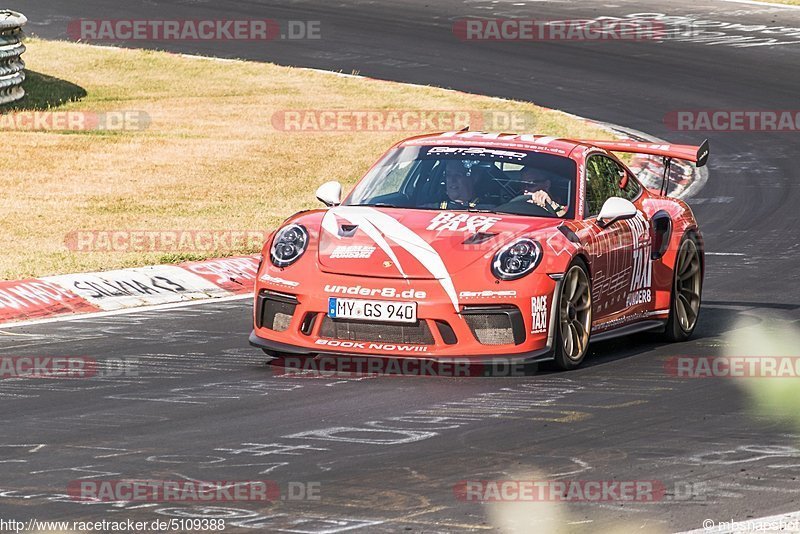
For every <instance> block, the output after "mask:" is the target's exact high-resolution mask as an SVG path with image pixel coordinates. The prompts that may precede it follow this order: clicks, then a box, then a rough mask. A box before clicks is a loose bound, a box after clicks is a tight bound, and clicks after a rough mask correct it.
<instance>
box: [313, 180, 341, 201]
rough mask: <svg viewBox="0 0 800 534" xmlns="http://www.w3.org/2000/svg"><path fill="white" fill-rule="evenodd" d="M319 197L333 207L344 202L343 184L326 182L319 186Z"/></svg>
mask: <svg viewBox="0 0 800 534" xmlns="http://www.w3.org/2000/svg"><path fill="white" fill-rule="evenodd" d="M316 194H317V199H318V200H319V201H320V202H322V203H323V204H325V205H326V206H329V207H333V206H338V205H339V204H341V203H342V184H340V183H339V182H336V181H333V182H325V183H324V184H322V185H321V186H319V187H318V188H317V193H316Z"/></svg>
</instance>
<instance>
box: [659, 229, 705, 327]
mask: <svg viewBox="0 0 800 534" xmlns="http://www.w3.org/2000/svg"><path fill="white" fill-rule="evenodd" d="M702 289H703V258H702V252H701V251H700V247H699V246H698V245H697V241H696V240H695V238H694V237H693V236H691V235H687V236H686V237H684V238H683V239H682V240H681V244H680V247H678V255H677V257H676V258H675V270H674V275H673V280H672V293H671V296H670V306H669V319H667V325H666V328H665V330H664V336H665V337H666V338H667V340H668V341H673V342H676V341H686V340H687V339H689V336H691V335H692V332H694V327H695V326H697V316H698V315H699V314H700V294H701V292H702Z"/></svg>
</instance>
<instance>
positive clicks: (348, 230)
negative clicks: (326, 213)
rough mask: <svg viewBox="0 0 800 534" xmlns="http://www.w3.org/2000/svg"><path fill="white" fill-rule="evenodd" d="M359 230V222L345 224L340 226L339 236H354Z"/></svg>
mask: <svg viewBox="0 0 800 534" xmlns="http://www.w3.org/2000/svg"><path fill="white" fill-rule="evenodd" d="M356 230H358V225H357V224H343V225H342V226H341V227H339V237H353V236H354V235H355V233H356Z"/></svg>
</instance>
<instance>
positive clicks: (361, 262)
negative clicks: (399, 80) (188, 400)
mask: <svg viewBox="0 0 800 534" xmlns="http://www.w3.org/2000/svg"><path fill="white" fill-rule="evenodd" d="M611 152H635V153H642V154H651V155H656V156H661V157H663V158H664V159H665V169H667V171H665V173H664V184H663V185H662V190H661V191H660V193H655V192H652V191H649V190H647V189H646V188H645V187H643V186H642V185H641V184H640V183H639V182H638V181H637V179H636V178H635V177H634V175H633V174H632V172H631V171H630V170H629V169H628V168H627V167H626V166H625V165H624V164H623V163H622V162H621V161H620V160H619V159H617V158H616V157H615V156H614V155H613V154H612V153H611ZM671 158H679V159H683V160H688V161H692V162H695V164H696V165H697V166H702V165H704V164H705V163H706V160H707V159H708V142H707V141H706V142H704V143H703V144H702V145H700V146H698V147H695V146H686V145H658V144H647V143H636V142H621V141H576V140H568V139H554V138H552V137H545V136H534V135H513V134H487V133H481V132H468V131H461V132H448V133H444V134H435V135H426V136H420V137H413V138H410V139H407V140H405V141H402V142H400V143H398V144H396V145H395V146H394V147H392V148H391V149H390V150H389V151H388V152H387V153H386V154H385V155H384V156H383V157H382V158H381V159H380V160H379V161H378V162H377V163H376V164H375V165H374V166H373V167H372V168H371V169H370V170H369V172H368V173H367V174H366V176H364V178H362V179H361V180H360V181H359V182H358V184H357V185H356V186H355V188H354V189H353V191H352V192H351V193H350V194H349V195H348V196H347V197H346V198H345V199H344V200H342V199H341V193H342V188H341V185H340V184H338V183H337V182H328V183H326V184H323V185H322V186H321V187H320V188H319V189H318V190H317V198H318V199H319V200H320V201H322V202H323V203H324V204H326V206H327V208H326V209H320V210H312V211H306V212H301V213H298V214H296V215H294V216H292V217H290V218H289V219H288V220H287V221H286V222H285V223H284V225H283V226H282V227H281V228H280V229H278V230H277V231H276V232H274V234H272V236H270V239H269V240H268V241H267V243H266V244H265V245H264V249H263V251H262V255H263V261H262V263H261V266H260V268H259V271H258V279H257V283H256V288H255V306H254V326H255V328H254V330H253V332H252V334H251V335H250V342H251V344H253V345H255V346H257V347H260V348H262V349H263V350H264V352H266V353H267V354H268V355H270V356H273V357H280V356H286V355H295V356H300V355H309V356H312V355H350V356H352V355H360V356H367V355H369V356H379V357H389V358H398V357H411V358H430V359H441V360H449V359H458V361H464V360H468V361H470V362H473V361H474V362H480V363H491V362H497V361H499V360H501V359H502V360H503V361H506V362H508V361H513V362H525V363H529V362H531V363H533V362H539V361H545V360H551V359H552V360H554V361H555V363H556V365H557V366H559V367H560V368H562V369H572V368H575V367H577V366H578V365H579V364H580V363H581V362H582V361H583V359H584V357H585V355H586V352H587V348H588V345H589V341H590V339H591V340H599V339H608V338H610V337H613V336H619V335H625V334H630V333H633V332H638V331H645V330H647V331H654V332H663V333H664V334H665V336H666V338H667V339H669V340H684V339H687V338H688V337H689V336H690V335H691V333H692V331H693V330H694V328H695V324H696V321H697V316H698V312H699V309H700V293H701V288H702V281H703V270H704V258H703V239H702V236H701V234H700V230H699V228H698V227H697V222H696V221H695V218H694V216H693V214H692V211H691V209H690V208H689V206H687V205H686V204H685V203H684V202H682V201H680V200H676V199H673V198H668V197H667V196H666V191H667V185H668V183H667V182H668V175H669V173H668V169H669V161H670V160H671Z"/></svg>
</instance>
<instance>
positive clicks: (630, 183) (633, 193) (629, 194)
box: [614, 162, 642, 202]
mask: <svg viewBox="0 0 800 534" xmlns="http://www.w3.org/2000/svg"><path fill="white" fill-rule="evenodd" d="M614 165H616V162H615V163H614ZM620 172H624V171H622V170H620ZM641 190H642V189H641V186H640V185H639V182H637V181H636V178H634V177H633V175H631V174H630V173H628V179H627V180H626V183H625V187H623V188H622V190H621V191H620V196H621V197H622V198H626V199H628V200H630V201H631V202H633V200H634V199H635V198H636V197H638V196H639V193H640V192H641Z"/></svg>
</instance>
